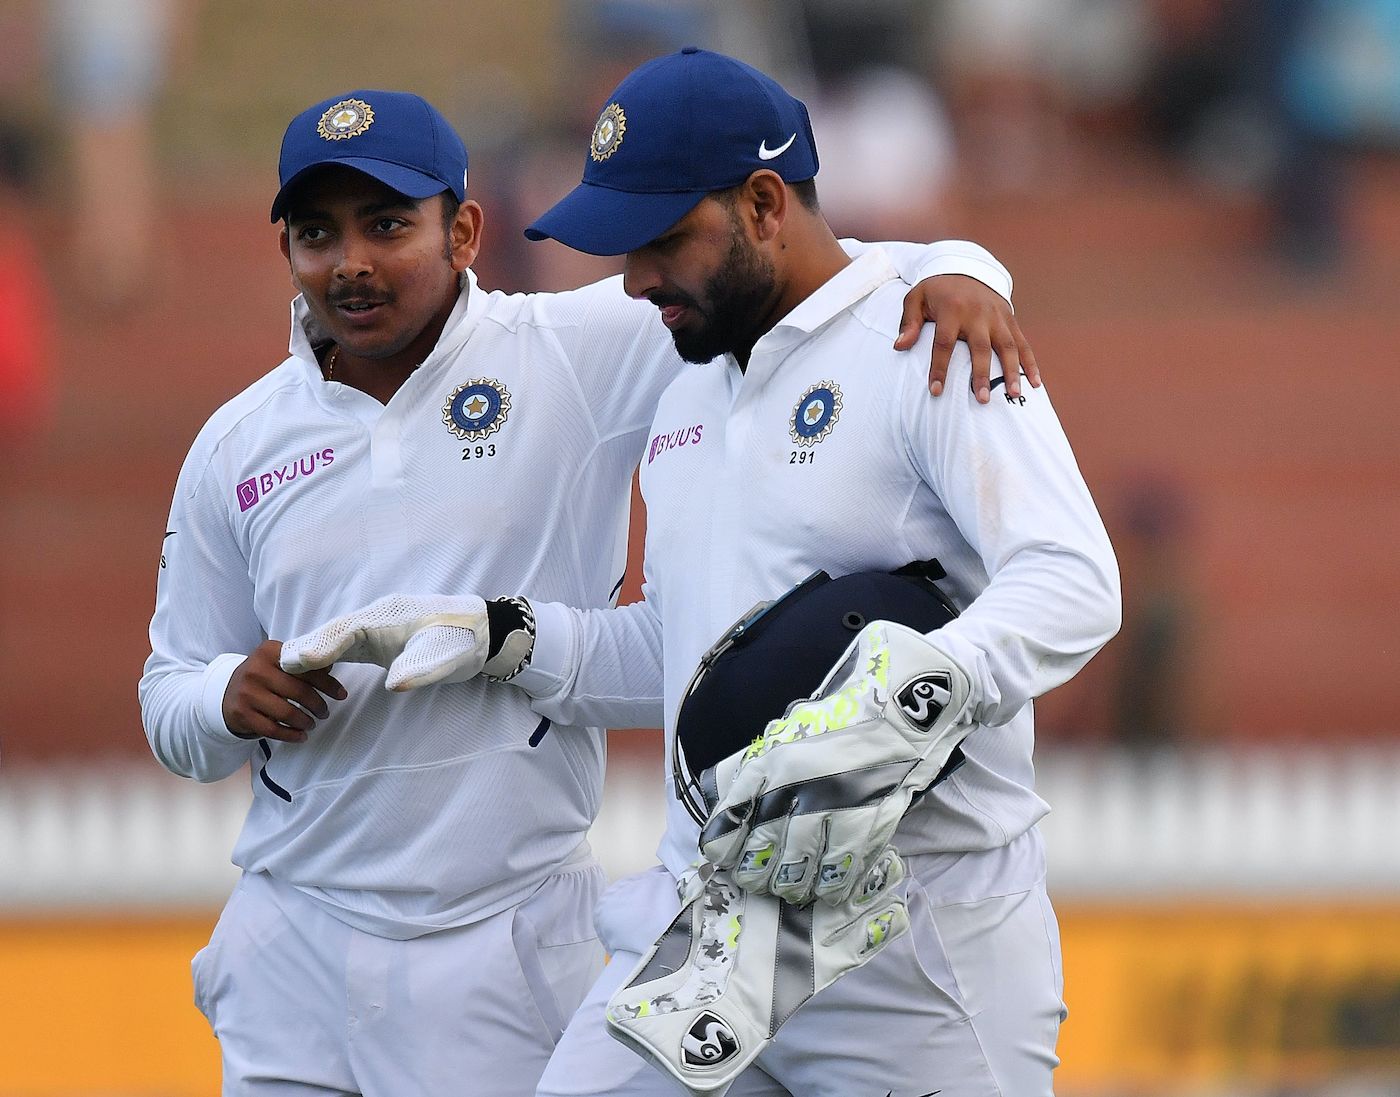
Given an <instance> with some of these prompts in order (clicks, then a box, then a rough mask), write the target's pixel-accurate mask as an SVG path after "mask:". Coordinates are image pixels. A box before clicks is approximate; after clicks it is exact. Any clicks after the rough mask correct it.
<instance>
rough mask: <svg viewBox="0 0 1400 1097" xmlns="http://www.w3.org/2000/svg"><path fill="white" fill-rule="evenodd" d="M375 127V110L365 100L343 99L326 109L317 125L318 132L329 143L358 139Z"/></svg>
mask: <svg viewBox="0 0 1400 1097" xmlns="http://www.w3.org/2000/svg"><path fill="white" fill-rule="evenodd" d="M372 125H374V108H373V107H371V106H370V105H369V104H368V103H366V102H365V101H364V100H363V99H342V100H341V101H340V102H339V103H335V104H333V105H332V106H330V107H327V108H326V113H325V114H323V115H321V120H320V121H319V122H317V123H316V132H317V133H319V134H320V135H321V136H322V137H324V138H325V139H326V140H327V141H344V140H345V139H346V138H347V137H358V136H359V135H360V134H362V133H364V132H365V130H367V129H369V128H370V126H372Z"/></svg>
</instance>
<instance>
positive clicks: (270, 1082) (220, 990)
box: [191, 863, 604, 1097]
mask: <svg viewBox="0 0 1400 1097" xmlns="http://www.w3.org/2000/svg"><path fill="white" fill-rule="evenodd" d="M603 885H604V877H603V873H602V870H601V869H600V868H599V867H598V865H597V864H596V863H589V864H586V865H583V866H579V867H575V868H571V869H570V870H568V871H566V872H562V873H560V874H559V875H556V876H552V877H550V878H549V879H547V880H546V881H545V882H544V883H543V884H541V885H540V887H539V889H538V890H537V891H536V892H535V893H534V894H533V895H531V896H530V897H529V898H528V899H526V900H525V901H524V902H523V903H521V904H520V905H518V906H516V907H514V908H511V909H509V910H505V911H502V912H501V913H499V914H496V915H493V916H492V917H490V918H486V919H484V920H482V921H480V922H474V923H472V924H471V925H467V926H462V927H460V928H457V929H448V930H440V931H438V932H435V933H429V934H425V935H424V936H422V937H415V938H413V939H412V940H408V941H394V940H390V939H388V938H385V937H379V936H376V935H374V934H371V933H365V932H363V931H361V930H358V929H354V928H352V927H350V926H348V925H346V924H345V923H344V922H341V921H340V920H339V919H337V918H335V917H333V916H332V915H330V914H329V913H327V912H326V910H325V909H324V908H323V907H322V906H320V905H319V904H317V903H316V902H315V901H314V900H311V899H308V898H307V897H306V896H305V895H303V894H302V893H301V892H299V891H298V890H297V889H296V888H294V887H291V886H290V885H287V884H284V883H279V882H278V881H276V880H273V879H271V878H270V877H268V876H266V875H265V874H262V873H245V874H244V876H243V879H242V880H241V881H240V882H239V884H238V886H237V888H235V889H234V892H233V895H232V896H231V897H230V898H229V901H228V904H227V905H226V906H225V907H224V912H223V914H222V915H221V916H220V918H219V923H218V925H217V926H216V927H215V929H214V934H213V937H212V938H211V939H210V942H209V944H208V946H207V947H206V948H204V949H202V950H200V952H199V953H198V954H197V955H196V956H195V958H194V961H193V964H192V965H191V966H192V968H193V972H194V986H195V1004H196V1005H198V1006H199V1008H200V1010H201V1011H202V1012H203V1013H204V1015H205V1017H207V1018H208V1019H209V1023H210V1025H211V1026H212V1027H213V1029H214V1034H215V1035H216V1036H217V1037H218V1038H219V1045H220V1049H221V1051H222V1054H223V1074H224V1082H223V1095H224V1097H293V1095H295V1097H318V1095H323V1094H335V1095H337V1097H343V1095H352V1094H358V1095H363V1097H466V1095H471V1097H529V1095H531V1094H533V1093H534V1092H535V1086H536V1083H537V1082H538V1081H539V1077H540V1073H541V1072H542V1071H543V1070H544V1066H545V1062H546V1061H547V1060H548V1059H549V1055H550V1053H551V1052H552V1051H553V1050H554V1045H555V1043H556V1042H557V1041H558V1039H559V1035H560V1033H562V1032H563V1030H564V1025H565V1023H566V1022H567V1021H568V1019H569V1016H570V1014H571V1013H572V1012H573V1011H574V1009H575V1008H576V1007H577V1006H578V1004H579V1002H580V1001H581V1000H582V999H583V996H584V994H585V992H586V991H587V990H588V988H589V986H590V985H591V984H592V982H593V980H594V979H595V978H596V977H597V975H598V972H599V971H600V969H601V967H602V963H603V953H602V950H601V948H600V946H599V944H598V940H597V937H596V935H595V933H594V930H593V918H592V912H593V906H594V904H595V902H596V901H597V898H598V895H599V893H600V892H601V891H602V889H603Z"/></svg>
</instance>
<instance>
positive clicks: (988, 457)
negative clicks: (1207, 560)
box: [525, 250, 1120, 875]
mask: <svg viewBox="0 0 1400 1097" xmlns="http://www.w3.org/2000/svg"><path fill="white" fill-rule="evenodd" d="M906 290H907V287H906V286H905V285H904V283H903V282H901V281H899V280H898V278H897V276H896V272H895V270H894V268H893V267H892V266H891V265H890V262H889V260H888V258H887V257H886V256H885V255H883V254H882V253H880V252H879V251H878V250H874V251H871V252H868V253H866V254H864V255H863V256H861V257H860V258H858V259H856V260H855V261H853V262H852V263H851V264H850V265H849V266H847V267H845V268H844V269H843V270H841V271H840V272H839V273H838V274H837V275H836V276H835V277H833V278H832V279H831V280H830V281H829V282H827V283H826V284H825V285H824V286H823V287H822V288H821V289H819V290H818V291H817V292H816V293H815V294H813V295H812V296H811V297H810V298H808V299H807V300H806V301H804V302H803V303H802V304H801V305H799V306H798V307H797V308H796V309H794V310H793V311H792V313H790V314H789V315H788V316H787V317H786V318H785V319H783V320H782V321H781V322H780V323H779V324H778V325H777V326H776V327H775V328H774V329H773V330H772V331H771V332H769V333H768V334H766V335H765V336H764V337H763V338H762V339H760V340H759V342H758V344H757V345H756V346H755V348H754V351H753V354H752V356H751V358H750V360H749V363H748V367H747V370H746V371H744V372H740V370H739V368H738V365H737V363H736V362H735V361H734V360H733V358H730V357H726V358H723V359H717V360H716V361H714V362H712V363H709V364H706V365H699V366H689V367H687V368H686V369H685V370H684V371H683V372H682V373H681V374H680V375H679V376H678V377H677V378H676V380H675V381H674V383H672V384H671V386H670V387H669V388H668V389H667V390H666V392H665V393H664V394H663V396H662V398H661V402H660V405H659V406H658V408H657V413H656V419H655V422H654V424H653V426H652V430H651V435H650V439H649V441H648V444H647V448H646V452H645V454H644V455H643V458H642V464H641V484H642V491H643V494H644V496H645V498H646V504H647V543H646V561H647V562H646V572H647V585H646V602H645V603H637V604H636V605H634V606H628V607H624V608H623V609H622V610H620V611H616V612H614V613H580V614H566V613H564V612H563V611H562V610H561V609H560V607H557V606H544V607H538V608H539V609H540V628H541V632H540V641H541V642H540V643H538V644H537V646H536V653H535V658H534V660H533V665H532V669H531V670H530V671H529V672H527V673H529V674H530V677H529V678H528V679H527V680H526V682H525V684H526V685H527V687H528V688H530V689H531V690H532V692H536V693H538V694H540V697H541V699H540V700H538V701H537V702H536V707H537V709H538V710H539V711H541V712H551V711H556V712H570V713H576V714H587V717H588V718H590V719H602V720H604V721H609V720H613V717H612V716H611V715H610V714H609V711H608V702H607V700H606V698H607V697H609V696H625V695H626V694H625V691H624V690H621V689H619V688H618V687H617V683H618V682H626V683H629V684H630V685H632V686H634V687H636V688H638V689H642V690H644V687H643V686H642V683H643V682H644V676H643V674H642V671H641V669H640V668H641V666H642V664H643V662H644V658H645V654H646V651H647V650H648V649H647V648H646V647H645V646H644V645H643V644H641V643H639V642H638V640H639V639H640V638H645V637H650V636H652V635H653V634H654V632H653V627H652V626H654V624H655V623H659V624H660V626H661V632H662V635H663V636H664V638H665V645H664V654H665V665H664V680H665V685H664V698H665V699H664V705H665V708H664V714H665V724H666V733H667V759H668V762H667V765H668V767H669V764H670V762H669V759H670V749H669V748H670V738H671V736H672V735H673V734H674V725H675V714H676V709H677V706H678V704H679V702H680V698H681V696H682V694H683V692H684V690H685V688H686V686H687V684H688V683H689V681H690V678H691V675H692V674H693V673H694V670H695V667H696V665H697V664H698V662H699V660H700V657H701V656H702V655H703V654H704V653H705V651H706V650H708V648H709V647H710V646H711V645H712V644H713V643H714V642H715V640H716V639H718V637H719V636H720V635H721V634H722V633H723V632H724V631H725V630H726V629H727V628H728V627H729V626H730V625H731V624H733V622H734V621H735V620H736V619H737V618H738V617H739V616H740V615H741V614H743V613H744V612H746V611H747V610H749V609H750V608H751V607H752V606H753V605H754V604H755V603H757V602H759V601H762V600H767V599H772V598H775V597H777V596H779V595H781V594H782V593H783V592H784V591H786V590H787V589H788V588H789V587H791V586H792V585H793V584H795V583H797V582H799V581H801V580H802V579H804V578H806V577H807V576H808V575H810V574H811V573H812V572H813V571H815V570H817V569H819V568H820V569H824V570H826V571H827V572H829V573H830V574H832V575H833V576H839V575H844V574H847V573H850V572H853V571H862V570H869V569H877V568H878V569H893V568H896V567H899V566H901V565H904V564H907V563H910V562H911V561H915V560H927V559H930V558H936V559H937V560H939V561H940V562H941V563H942V565H943V566H944V568H945V569H946V570H947V572H948V578H947V580H945V582H944V583H943V586H944V588H945V590H947V592H948V593H949V594H950V595H951V596H952V598H953V600H954V602H955V603H956V604H957V605H958V607H959V609H960V610H962V611H963V612H962V615H961V616H960V617H958V618H957V619H956V620H955V621H953V622H952V623H950V624H948V625H947V626H945V627H944V628H942V629H939V630H937V631H936V632H935V633H932V634H931V635H932V636H933V638H934V640H935V642H936V643H937V644H938V645H939V646H940V647H941V648H942V649H944V650H945V651H946V652H947V653H948V654H949V655H951V656H953V657H954V658H955V659H956V660H957V661H958V662H959V663H960V664H961V665H962V666H963V667H964V668H965V669H966V670H967V671H968V672H969V674H970V676H971V679H972V689H973V702H974V705H975V708H974V710H973V711H974V713H975V715H976V717H977V719H978V720H979V721H980V722H981V723H982V724H983V725H985V726H983V727H981V728H979V729H977V730H976V731H974V732H973V733H972V735H971V736H970V737H969V738H968V739H967V740H966V741H965V742H964V744H963V749H964V751H965V753H966V754H967V762H966V763H965V764H964V765H963V766H962V767H961V768H960V769H958V770H957V771H955V772H954V774H953V775H952V777H951V778H949V779H948V780H946V781H944V782H943V783H942V784H940V785H939V786H937V787H936V788H935V789H934V790H933V791H932V792H931V793H930V794H929V795H927V796H925V797H924V798H922V799H921V800H920V801H919V803H918V804H917V805H916V806H915V807H914V808H913V809H912V810H911V811H910V812H909V814H908V815H907V816H906V817H905V819H904V821H903V822H902V824H901V826H900V829H899V832H898V835H897V837H896V843H897V845H898V847H899V849H900V850H901V852H904V853H961V852H965V851H973V850H996V849H1000V848H1001V847H1005V846H1007V845H1008V844H1009V843H1011V842H1012V841H1013V840H1014V839H1016V838H1018V837H1019V836H1021V835H1023V834H1025V833H1026V832H1027V831H1028V830H1030V828H1031V827H1032V826H1033V825H1034V824H1035V822H1036V821H1037V820H1038V819H1040V818H1041V817H1042V816H1043V815H1044V813H1045V812H1046V811H1047V810H1048V809H1047V807H1046V805H1045V803H1044V802H1043V801H1042V800H1041V799H1040V798H1039V797H1038V796H1037V795H1036V794H1035V791H1034V773H1033V769H1032V764H1031V748H1032V739H1033V736H1032V712H1031V704H1030V702H1031V698H1033V697H1035V696H1038V695H1039V694H1042V693H1044V692H1046V691H1047V690H1050V689H1052V688H1054V687H1055V686H1057V685H1059V684H1060V683H1062V682H1064V681H1065V680H1067V679H1068V678H1069V677H1070V676H1071V675H1073V674H1074V673H1075V671H1077V670H1078V669H1079V668H1080V667H1081V666H1082V665H1083V664H1084V663H1085V662H1086V661H1087V660H1088V659H1089V658H1090V657H1091V656H1092V655H1093V654H1094V653H1095V652H1096V651H1097V650H1098V649H1099V648H1100V647H1101V646H1102V645H1103V644H1104V643H1105V642H1107V640H1108V639H1109V638H1110V637H1111V636H1112V635H1113V633H1114V632H1115V631H1116V630H1117V628H1118V624H1119V615H1120V593H1119V585H1118V570H1117V564H1116V561H1115V559H1114V556H1113V551H1112V548H1111V546H1110V545H1109V542H1108V537H1107V535H1106V534H1105V532H1104V528H1103V524H1102V522H1101V521H1100V518H1099V515H1098V512H1097V511H1096V509H1095V507H1094V504H1093V501H1092V500H1091V498H1090V496H1089V492H1088V490H1087V489H1086V487H1085V485H1084V482H1083V479H1082V478H1081V476H1080V473H1079V470H1078V468H1077V466H1076V464H1075V461H1074V457H1073V455H1072V453H1071V452H1070V448H1069V445H1068V443H1067V442H1066V440H1065V437H1064V433H1063V431H1062V430H1061V428H1060V424H1059V422H1058V420H1057V418H1056V416H1055V413H1054V411H1053V409H1052V408H1051V406H1050V399H1049V396H1048V394H1047V393H1046V392H1045V390H1044V389H1032V388H1031V387H1030V386H1029V385H1027V386H1024V389H1023V395H1022V396H1021V397H1019V398H1017V399H1015V400H1009V399H1007V398H1006V397H1005V388H1004V387H1003V386H1002V385H999V384H998V385H996V386H995V387H994V388H993V390H992V403H991V405H990V406H982V405H979V404H978V403H977V402H976V400H975V398H974V396H973V395H972V393H971V391H970V376H971V362H970V359H969V357H968V353H967V348H966V346H965V345H964V344H959V346H958V350H957V353H956V354H955V355H954V358H953V362H952V367H951V369H950V373H949V383H948V386H947V389H946V391H945V394H944V395H943V396H941V397H939V398H937V399H933V398H930V397H929V395H928V392H927V388H926V385H925V380H926V379H925V378H924V377H922V376H920V373H919V371H918V370H916V369H911V368H909V360H908V358H907V357H906V356H904V355H901V354H900V353H898V352H895V351H893V350H892V349H891V343H892V342H893V339H894V336H895V334H896V331H897V321H896V320H895V319H894V317H895V316H897V314H898V309H897V308H896V307H895V306H896V304H897V302H898V301H899V300H900V299H901V298H902V297H903V295H904V293H905V291H906ZM931 339H932V335H931V333H930V332H929V331H928V330H927V329H926V331H925V334H924V336H923V338H922V339H921V341H920V347H919V348H916V349H915V350H914V351H913V352H912V353H913V356H914V359H915V360H916V361H917V360H919V358H920V356H921V354H922V353H923V352H924V349H926V348H927V347H928V346H929V345H930V343H931ZM993 372H994V374H995V373H996V371H995V370H994V371H993ZM648 615H649V617H650V621H649V622H648V621H646V620H645V619H646V618H647V617H648ZM618 652H625V653H627V654H626V655H625V656H624V657H623V662H624V663H625V664H626V665H619V664H618V661H617V660H616V659H615V658H614V657H615V656H616V654H617V653H618ZM628 660H630V661H628ZM653 669H654V668H653ZM614 722H615V721H614ZM667 790H668V812H669V816H668V821H667V831H666V834H665V837H664V838H663V840H662V845H661V849H660V851H659V852H660V856H661V859H662V861H663V863H664V864H665V865H666V866H667V868H669V869H670V870H671V871H672V872H673V873H676V874H677V875H679V874H680V873H681V872H682V871H683V870H684V869H685V868H686V866H687V865H689V864H690V863H691V862H692V861H693V860H694V858H695V857H696V855H697V846H696V839H697V833H698V830H697V827H696V825H695V824H694V823H693V822H692V821H691V819H690V818H689V816H688V815H687V814H686V812H685V810H684V808H683V807H682V806H681V805H680V803H679V801H677V800H676V799H675V797H674V795H669V793H670V790H671V783H670V774H669V773H668V774H667ZM1027 848H1028V849H1029V853H1030V855H1031V856H1033V857H1038V856H1039V848H1040V847H1039V845H1038V843H1035V844H1034V845H1033V846H1032V847H1027ZM1023 867H1025V866H1023ZM1041 867H1042V868H1043V866H1041ZM1029 868H1030V871H1031V872H1032V873H1034V872H1035V871H1036V866H1035V865H1031V866H1029Z"/></svg>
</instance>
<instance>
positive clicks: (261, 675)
mask: <svg viewBox="0 0 1400 1097" xmlns="http://www.w3.org/2000/svg"><path fill="white" fill-rule="evenodd" d="M281 653H282V645H281V644H280V643H279V642H278V641H276V640H264V641H263V642H262V643H261V644H259V645H258V646H257V647H256V648H255V649H254V650H253V653H252V654H251V655H249V656H248V658H246V659H244V660H243V662H242V663H240V664H239V665H238V667H237V668H236V669H235V670H234V672H233V675H232V677H230V678H229V682H228V686H227V687H226V688H225V689H224V700H223V714H224V723H225V725H227V727H228V729H229V731H231V732H233V734H235V735H237V736H238V737H239V738H240V739H281V740H282V741H283V742H287V743H301V742H305V741H306V734H307V732H309V731H310V730H311V729H312V728H313V727H314V726H315V724H316V721H317V720H324V719H325V718H326V717H327V716H329V715H330V713H331V710H330V706H329V705H327V704H326V697H331V698H334V699H335V700H337V701H343V700H345V698H346V697H347V696H349V695H348V694H347V693H346V692H345V687H344V686H342V685H341V684H340V682H338V681H337V680H336V679H335V678H333V677H332V676H331V673H330V671H328V670H312V671H307V672H305V673H302V674H288V673H287V672H286V671H284V670H283V669H282V667H281V666H280V665H279V663H278V659H279V657H280V656H281ZM322 694H325V697H323V696H322Z"/></svg>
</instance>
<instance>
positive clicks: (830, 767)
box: [700, 621, 976, 904]
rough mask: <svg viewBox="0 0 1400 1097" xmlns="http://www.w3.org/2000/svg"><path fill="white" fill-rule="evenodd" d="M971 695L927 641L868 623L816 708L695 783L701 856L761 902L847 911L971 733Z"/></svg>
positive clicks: (773, 728) (961, 676) (767, 731)
mask: <svg viewBox="0 0 1400 1097" xmlns="http://www.w3.org/2000/svg"><path fill="white" fill-rule="evenodd" d="M970 691H971V687H970V684H969V681H968V676H967V674H966V673H965V672H964V671H963V669H962V668H961V667H960V666H959V665H958V664H957V663H955V662H954V661H953V660H952V659H950V658H949V657H948V656H947V655H945V654H944V653H943V652H942V651H940V650H939V649H938V648H937V647H935V646H934V645H933V644H932V643H930V642H929V640H928V638H927V637H925V636H924V635H923V634H922V633H919V632H915V631H914V630H913V629H909V628H905V627H904V626H903V625H899V624H895V623H893V622H889V621H875V622H872V623H871V624H869V625H867V626H866V627H865V628H864V629H862V630H861V631H860V633H858V634H857V636H856V639H855V640H854V642H853V643H852V644H851V646H850V647H849V648H847V649H846V652H845V654H844V655H843V656H842V658H841V660H840V661H839V662H838V663H837V666H836V668H835V669H834V670H833V671H832V672H831V674H829V675H828V676H827V679H826V681H825V682H823V683H822V685H821V687H820V688H819V689H818V691H817V693H816V694H815V695H814V698H813V699H812V700H810V701H804V702H800V703H798V704H795V705H793V706H792V707H791V708H789V709H788V711H787V714H786V715H784V716H783V717H782V718H781V719H779V720H774V721H772V722H771V723H770V724H768V726H767V727H766V728H764V730H763V734H762V735H761V736H760V737H759V738H757V739H756V740H754V742H753V743H752V744H751V745H750V746H749V747H748V749H746V750H743V751H740V752H738V753H736V754H733V755H731V756H730V757H728V758H726V759H724V760H723V761H721V762H720V763H719V764H718V765H717V766H716V767H715V769H714V771H713V775H712V776H710V775H707V776H706V777H702V785H705V784H708V785H709V787H710V788H712V789H713V790H714V794H715V795H714V800H713V808H712V810H711V813H710V816H709V819H708V820H707V821H706V823H705V825H704V827H703V829H702V830H701V834H700V849H701V852H702V853H703V855H704V857H705V858H706V860H709V861H711V862H713V863H714V864H715V865H717V866H719V867H721V868H725V869H731V870H732V871H733V878H734V882H735V883H736V884H738V885H739V886H740V887H741V888H744V889H745V890H747V891H752V892H754V893H756V894H772V895H776V896H777V897H778V898H780V899H786V900H788V901H789V902H792V903H798V904H801V903H806V902H809V901H810V900H811V899H813V898H817V899H822V900H825V901H827V902H833V903H841V902H845V901H846V900H847V899H848V898H849V897H850V896H851V895H852V894H853V893H854V891H855V889H856V888H857V887H858V886H860V884H861V881H862V880H863V879H864V877H865V869H866V866H867V865H870V864H873V863H874V859H875V858H876V857H877V856H879V855H880V853H881V851H882V850H884V848H885V847H886V846H888V845H889V843H890V840H891V839H892V838H893V836H894V832H895V828H896V827H897V826H898V825H899V820H900V819H901V818H902V817H903V815H904V813H905V811H907V810H908V808H909V805H910V803H911V802H912V801H913V798H914V797H915V795H917V794H918V793H920V792H922V791H923V790H925V789H927V788H928V787H929V786H930V785H931V784H933V782H934V780H935V779H936V778H937V777H938V775H939V772H940V771H941V770H942V769H943V767H944V764H945V763H946V762H947V761H948V759H949V756H950V755H951V754H952V752H953V751H954V749H956V747H957V746H958V744H959V743H961V742H962V740H963V738H964V737H965V736H966V735H967V734H968V733H969V732H970V731H971V730H972V729H973V728H974V727H975V726H976V725H975V724H973V723H972V722H971V721H970V718H969V712H968V710H969V708H970V705H969V703H968V699H969V694H970Z"/></svg>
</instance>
